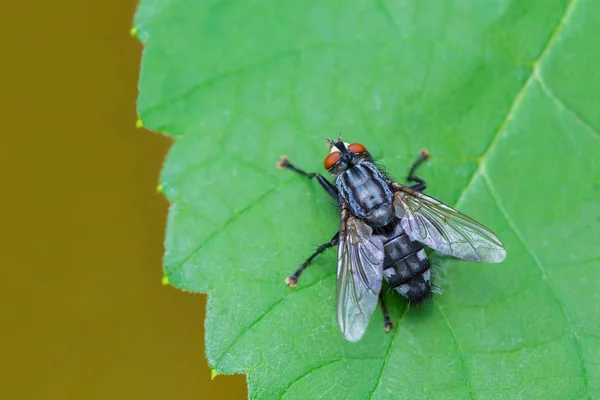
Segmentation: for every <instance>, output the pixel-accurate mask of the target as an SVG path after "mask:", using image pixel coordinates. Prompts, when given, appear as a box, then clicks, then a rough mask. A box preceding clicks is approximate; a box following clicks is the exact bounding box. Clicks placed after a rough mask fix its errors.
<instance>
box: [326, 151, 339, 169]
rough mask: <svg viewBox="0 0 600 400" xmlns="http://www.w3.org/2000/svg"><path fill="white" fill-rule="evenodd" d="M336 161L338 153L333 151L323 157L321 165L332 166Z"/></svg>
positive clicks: (327, 167)
mask: <svg viewBox="0 0 600 400" xmlns="http://www.w3.org/2000/svg"><path fill="white" fill-rule="evenodd" d="M338 161H340V153H338V152H337V151H334V152H333V153H329V155H328V156H327V157H325V161H324V162H323V165H324V166H325V169H329V168H331V167H333V166H334V165H335V163H336V162H338Z"/></svg>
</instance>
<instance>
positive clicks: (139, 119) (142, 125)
mask: <svg viewBox="0 0 600 400" xmlns="http://www.w3.org/2000/svg"><path fill="white" fill-rule="evenodd" d="M135 127H136V128H138V129H139V128H143V127H144V123H143V122H142V119H141V118H138V120H137V121H135Z"/></svg>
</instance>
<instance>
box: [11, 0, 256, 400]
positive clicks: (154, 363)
mask: <svg viewBox="0 0 600 400" xmlns="http://www.w3.org/2000/svg"><path fill="white" fill-rule="evenodd" d="M135 7H136V2H135V1H132V0H105V1H100V2H82V1H77V0H62V1H58V2H56V1H54V2H52V1H50V2H48V1H32V2H25V1H20V2H14V1H11V2H8V1H7V2H5V3H3V5H2V7H1V8H2V10H1V11H0V46H1V47H0V50H1V53H0V95H1V99H2V100H1V103H0V117H1V119H2V125H1V126H2V133H3V136H2V139H3V140H2V151H1V153H0V154H1V157H0V160H1V165H0V167H1V168H2V178H3V179H2V222H3V223H2V241H1V243H2V272H3V273H2V277H3V285H2V286H3V288H2V290H1V293H2V295H1V296H2V299H1V305H0V307H1V308H0V313H1V327H0V328H1V332H2V341H1V343H2V363H1V367H0V368H1V371H0V376H2V380H1V381H2V382H3V383H2V398H6V399H15V398H36V399H84V398H85V399H117V398H119V399H133V398H139V399H163V398H169V399H171V398H177V399H202V398H209V396H210V397H219V398H244V397H245V382H244V378H243V377H241V376H236V377H222V376H221V377H218V378H217V379H215V380H214V381H211V380H210V370H209V369H208V366H207V364H206V360H205V359H204V349H203V335H204V333H203V326H202V321H203V320H204V296H199V295H191V294H184V293H180V292H178V291H176V290H175V289H173V288H170V287H163V286H161V284H160V280H161V257H162V250H163V249H162V237H163V230H164V222H165V218H166V211H167V204H166V202H165V200H164V199H163V197H162V196H160V195H158V194H156V193H155V191H154V190H155V186H156V182H157V177H158V173H159V170H160V167H161V164H162V161H163V158H164V156H165V154H166V152H167V149H168V147H169V145H170V141H169V140H168V139H166V138H163V137H161V136H159V135H156V134H152V133H149V132H146V131H144V130H136V129H135V120H136V112H135V99H136V96H137V74H138V68H139V59H140V53H141V46H140V45H139V43H138V42H137V41H136V40H135V39H133V38H131V37H129V29H130V27H131V23H132V22H131V21H132V16H133V13H134V11H135Z"/></svg>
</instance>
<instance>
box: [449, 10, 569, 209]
mask: <svg viewBox="0 0 600 400" xmlns="http://www.w3.org/2000/svg"><path fill="white" fill-rule="evenodd" d="M578 2H579V0H571V2H570V3H569V4H568V5H567V7H565V11H564V13H563V15H562V17H561V18H560V20H559V21H558V24H557V25H556V27H555V28H554V29H553V30H552V32H551V33H550V37H549V38H548V40H547V41H546V44H545V45H544V47H543V48H542V51H541V52H540V54H539V56H538V57H537V58H536V59H535V60H534V61H533V62H532V65H533V67H532V69H531V72H530V74H529V76H528V77H527V79H526V80H525V83H524V84H523V86H522V87H521V89H519V91H518V92H517V94H516V95H515V98H514V100H513V102H512V104H511V105H510V107H509V109H508V113H507V114H506V117H505V118H504V120H503V121H502V122H501V123H500V125H499V126H498V129H497V130H496V133H495V134H494V136H493V138H492V140H491V142H490V144H489V145H488V147H487V149H486V150H485V151H484V152H483V154H482V155H481V157H480V161H479V165H478V166H477V169H475V172H474V173H473V174H472V175H471V178H469V181H468V182H467V185H466V186H465V188H464V189H463V191H462V192H461V194H460V196H459V197H458V200H457V201H456V205H455V207H459V206H460V205H461V204H462V202H463V201H464V199H465V196H466V195H467V193H468V192H469V190H470V189H471V186H473V183H474V181H475V179H476V178H477V177H478V176H479V175H481V172H482V170H483V168H484V166H485V164H486V163H487V160H488V159H489V157H490V155H491V154H492V153H493V151H494V149H495V148H496V144H497V143H498V142H499V141H500V139H501V138H502V135H503V134H504V133H505V132H506V127H507V126H508V124H509V123H510V122H511V121H512V120H513V118H514V116H515V114H516V112H517V110H518V108H519V106H520V105H521V102H522V101H523V98H524V97H525V93H526V92H527V89H528V87H529V85H531V83H532V82H533V80H534V79H535V77H536V76H537V75H539V68H540V65H541V64H542V63H543V62H544V60H545V58H546V56H547V55H548V52H549V51H550V49H551V48H552V45H554V43H555V42H556V39H557V38H558V37H559V36H560V34H561V32H562V30H563V28H564V27H565V25H566V24H567V22H568V20H569V18H570V16H571V14H572V13H573V10H574V9H575V6H576V5H577V3H578Z"/></svg>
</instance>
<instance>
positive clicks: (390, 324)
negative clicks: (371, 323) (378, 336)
mask: <svg viewBox="0 0 600 400" xmlns="http://www.w3.org/2000/svg"><path fill="white" fill-rule="evenodd" d="M393 327H394V323H393V322H390V321H387V322H386V323H385V324H384V325H383V330H384V331H386V332H389V331H391V330H392V328H393Z"/></svg>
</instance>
